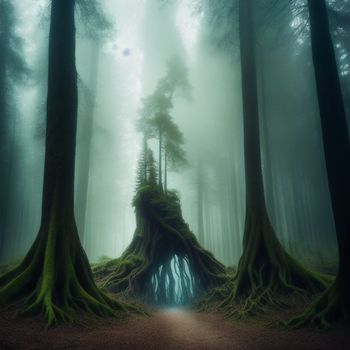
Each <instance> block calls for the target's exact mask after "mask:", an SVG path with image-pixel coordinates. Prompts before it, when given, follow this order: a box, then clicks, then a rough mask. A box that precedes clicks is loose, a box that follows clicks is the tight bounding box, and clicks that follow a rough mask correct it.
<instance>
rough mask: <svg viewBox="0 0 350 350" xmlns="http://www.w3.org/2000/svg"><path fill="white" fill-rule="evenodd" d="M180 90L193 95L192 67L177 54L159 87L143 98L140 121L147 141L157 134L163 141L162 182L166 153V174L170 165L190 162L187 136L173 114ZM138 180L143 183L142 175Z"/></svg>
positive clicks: (161, 142)
mask: <svg viewBox="0 0 350 350" xmlns="http://www.w3.org/2000/svg"><path fill="white" fill-rule="evenodd" d="M177 92H178V93H179V94H180V95H182V96H183V97H187V98H190V97H191V86H190V83H189V80H188V70H187V68H186V66H185V65H184V63H183V62H182V60H181V59H180V58H179V57H177V56H174V57H172V58H171V59H170V60H169V61H168V64H167V72H166V75H165V76H164V77H163V78H162V79H160V80H159V82H158V84H157V87H156V89H155V91H154V92H153V93H152V94H151V95H149V96H147V97H146V98H144V99H143V100H142V103H143V106H142V108H141V110H140V111H139V113H140V119H139V120H138V122H137V129H138V130H139V131H141V132H142V133H143V136H144V138H145V140H146V141H147V140H149V139H153V138H155V139H158V141H159V159H158V163H159V166H160V167H159V173H158V175H157V178H158V179H159V182H160V183H161V178H162V174H161V172H162V171H161V165H162V162H163V156H164V161H165V167H164V172H165V178H166V174H167V171H168V168H169V169H171V170H173V171H179V170H180V169H182V168H183V167H184V166H186V165H187V160H186V154H185V151H184V149H183V145H184V143H185V142H184V136H183V134H182V132H181V131H180V129H179V128H178V126H177V125H176V124H175V122H174V121H173V119H172V117H171V115H170V110H171V108H172V107H173V99H174V96H175V93H177ZM163 150H164V152H163V154H162V151H163ZM137 182H138V183H140V179H138V181H137ZM165 190H166V188H165Z"/></svg>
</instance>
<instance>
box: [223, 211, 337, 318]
mask: <svg viewBox="0 0 350 350" xmlns="http://www.w3.org/2000/svg"><path fill="white" fill-rule="evenodd" d="M262 217H263V218H262V219H260V218H257V217H254V216H252V215H250V216H248V217H247V220H248V221H247V222H246V232H245V241H244V252H243V255H242V257H241V259H240V262H239V265H238V270H237V274H236V276H235V278H234V281H233V283H232V284H231V286H233V288H232V290H231V292H230V293H229V295H228V297H226V298H225V300H224V301H223V302H222V303H221V305H220V308H222V309H224V310H225V312H226V315H227V316H228V317H234V318H242V317H246V316H250V315H255V314H258V313H263V312H265V311H266V309H267V308H269V307H283V306H286V304H285V303H284V302H282V301H281V300H282V299H281V298H280V297H281V296H283V295H295V294H298V295H304V294H305V293H319V292H321V291H322V290H324V289H325V288H326V287H327V286H328V285H329V283H330V281H331V279H330V278H329V277H327V276H323V275H321V274H318V273H315V272H311V271H309V270H307V269H306V268H304V267H303V266H302V265H301V264H300V263H298V262H297V261H296V260H295V259H293V258H292V257H291V256H290V255H289V254H288V253H287V252H286V251H285V250H284V248H283V247H282V245H281V244H280V243H279V241H278V240H277V238H276V236H275V233H274V231H273V228H272V226H271V224H270V222H269V219H268V217H267V215H263V216H262ZM237 303H240V304H241V305H240V306H241V307H240V308H236V307H233V306H235V304H237Z"/></svg>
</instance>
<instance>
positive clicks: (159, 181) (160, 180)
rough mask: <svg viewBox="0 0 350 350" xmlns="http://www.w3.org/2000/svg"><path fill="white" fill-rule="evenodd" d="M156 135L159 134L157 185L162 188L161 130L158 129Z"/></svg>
mask: <svg viewBox="0 0 350 350" xmlns="http://www.w3.org/2000/svg"><path fill="white" fill-rule="evenodd" d="M158 133H159V135H158V136H159V164H158V167H159V170H158V171H159V174H158V183H159V186H160V187H161V188H163V184H162V146H163V139H162V136H163V135H162V128H161V127H159V130H158Z"/></svg>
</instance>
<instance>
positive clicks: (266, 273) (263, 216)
mask: <svg viewBox="0 0 350 350" xmlns="http://www.w3.org/2000/svg"><path fill="white" fill-rule="evenodd" d="M253 23H254V22H253V19H252V0H240V2H239V35H240V52H241V73H242V99H243V125H244V157H245V178H246V218H245V228H244V237H243V254H242V256H241V258H240V261H239V265H238V271H237V275H236V278H235V282H236V284H235V288H234V290H233V291H232V293H231V294H230V296H229V297H228V298H227V299H226V300H225V301H224V302H223V304H222V306H224V307H226V306H228V305H229V304H230V303H231V302H232V301H233V300H234V299H235V298H239V299H245V300H246V302H245V303H244V307H243V310H242V313H241V315H244V314H246V313H248V314H250V313H254V312H258V311H260V309H261V308H263V307H264V306H265V305H266V304H272V305H274V304H276V302H277V300H276V294H282V293H283V294H285V293H293V292H295V291H301V290H305V289H306V290H311V291H319V290H320V289H322V288H323V287H324V283H323V281H322V280H321V278H319V277H318V276H317V275H316V274H312V273H311V272H308V271H307V270H305V269H304V268H303V267H302V266H301V265H299V264H298V263H297V262H296V261H295V260H294V259H293V258H292V257H290V256H289V255H288V254H287V253H286V251H285V250H284V248H283V247H282V246H281V244H280V243H279V241H278V240H277V238H276V234H275V232H274V229H273V228H272V225H271V223H270V220H269V217H268V214H267V210H266V204H265V197H264V187H263V178H262V170H261V155H260V135H259V114H258V94H257V77H256V62H255V57H256V56H255V47H254V28H253V25H254V24H253ZM233 313H235V314H236V312H235V311H234V312H233Z"/></svg>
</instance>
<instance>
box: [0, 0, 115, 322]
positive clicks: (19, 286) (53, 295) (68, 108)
mask: <svg viewBox="0 0 350 350" xmlns="http://www.w3.org/2000/svg"><path fill="white" fill-rule="evenodd" d="M74 7H75V1H74V0H53V1H52V3H51V26H50V36H49V73H48V96H47V130H46V153H45V170H44V187H43V198H42V217H41V227H40V230H39V233H38V236H37V238H36V240H35V242H34V244H33V245H32V247H31V249H30V250H29V252H28V254H27V256H26V257H25V258H24V260H23V262H22V263H21V264H20V265H19V266H18V267H17V268H16V269H14V270H12V271H10V272H8V273H7V274H5V275H4V276H2V277H1V278H0V286H1V289H0V303H1V304H4V303H6V302H10V301H12V300H16V299H18V298H21V297H22V298H25V299H24V301H25V304H26V308H25V309H24V310H23V313H24V314H38V313H43V314H44V316H45V318H46V320H47V322H48V324H49V325H52V324H55V323H56V322H57V321H59V320H61V321H68V322H71V321H73V317H72V316H73V315H72V313H73V311H74V310H76V309H83V310H86V311H89V312H94V313H96V314H99V315H115V313H114V311H113V310H112V307H113V306H116V307H117V306H118V307H119V306H120V305H119V304H118V303H117V302H116V301H114V300H111V299H109V298H108V297H107V296H106V295H104V294H103V293H102V292H100V291H99V290H98V289H97V287H96V285H95V283H94V281H93V279H92V274H91V270H90V265H89V262H88V259H87V257H86V254H85V252H84V250H83V249H82V247H81V244H80V241H79V236H78V232H77V229H76V224H75V219H74V163H75V142H76V127H77V103H78V98H77V72H76V68H75V24H74Z"/></svg>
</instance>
